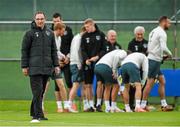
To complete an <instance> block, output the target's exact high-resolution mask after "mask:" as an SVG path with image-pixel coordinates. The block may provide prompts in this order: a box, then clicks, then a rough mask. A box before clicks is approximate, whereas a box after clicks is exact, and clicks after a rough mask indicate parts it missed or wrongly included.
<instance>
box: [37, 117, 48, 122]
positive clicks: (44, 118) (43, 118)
mask: <svg viewBox="0 0 180 127" xmlns="http://www.w3.org/2000/svg"><path fill="white" fill-rule="evenodd" d="M38 120H39V121H41V120H48V118H46V117H40V118H38Z"/></svg>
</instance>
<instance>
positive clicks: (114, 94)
mask: <svg viewBox="0 0 180 127" xmlns="http://www.w3.org/2000/svg"><path fill="white" fill-rule="evenodd" d="M118 92H119V85H118V84H117V83H115V84H113V86H112V92H111V112H123V110H121V109H119V108H118V107H117V103H116V99H117V96H118Z"/></svg>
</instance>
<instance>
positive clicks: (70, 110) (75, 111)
mask: <svg viewBox="0 0 180 127" xmlns="http://www.w3.org/2000/svg"><path fill="white" fill-rule="evenodd" d="M68 111H69V112H71V113H78V111H77V110H74V109H73V108H72V107H69V108H68Z"/></svg>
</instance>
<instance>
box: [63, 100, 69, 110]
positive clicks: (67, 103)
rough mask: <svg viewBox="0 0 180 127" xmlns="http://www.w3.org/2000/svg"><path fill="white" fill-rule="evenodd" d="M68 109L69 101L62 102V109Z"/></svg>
mask: <svg viewBox="0 0 180 127" xmlns="http://www.w3.org/2000/svg"><path fill="white" fill-rule="evenodd" d="M68 107H69V101H64V108H65V109H67V108H68Z"/></svg>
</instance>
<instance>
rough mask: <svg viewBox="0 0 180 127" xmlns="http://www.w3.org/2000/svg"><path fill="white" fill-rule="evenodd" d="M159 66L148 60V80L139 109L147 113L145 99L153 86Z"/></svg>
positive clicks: (155, 62) (158, 63)
mask: <svg viewBox="0 0 180 127" xmlns="http://www.w3.org/2000/svg"><path fill="white" fill-rule="evenodd" d="M160 65H161V63H160V62H158V61H154V60H150V59H149V69H148V79H147V82H146V86H145V88H144V91H143V98H142V101H141V107H142V108H143V109H146V110H147V111H148V108H147V99H148V96H149V93H150V91H151V89H152V87H153V85H154V82H155V79H156V77H157V75H158V73H159V71H160Z"/></svg>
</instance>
